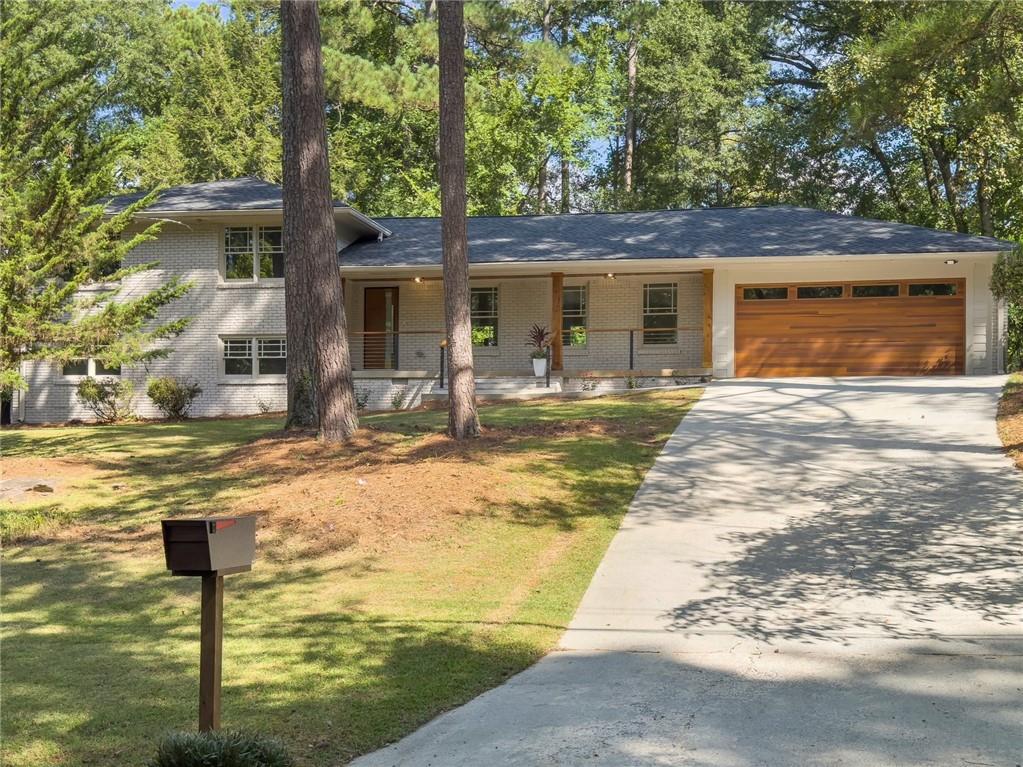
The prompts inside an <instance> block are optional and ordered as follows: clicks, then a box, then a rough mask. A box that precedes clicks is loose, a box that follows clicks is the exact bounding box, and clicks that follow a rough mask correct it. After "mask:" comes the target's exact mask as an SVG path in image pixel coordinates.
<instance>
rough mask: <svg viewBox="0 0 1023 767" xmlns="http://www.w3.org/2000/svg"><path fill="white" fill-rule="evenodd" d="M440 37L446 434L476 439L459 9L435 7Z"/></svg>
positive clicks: (462, 37) (451, 4)
mask: <svg viewBox="0 0 1023 767" xmlns="http://www.w3.org/2000/svg"><path fill="white" fill-rule="evenodd" d="M437 21H438V35H439V37H440V156H439V163H440V211H441V242H442V246H443V252H444V324H445V329H446V331H447V336H448V347H447V349H448V403H449V406H448V434H450V435H451V436H452V437H454V438H455V439H465V438H467V437H476V436H479V433H480V422H479V416H478V415H477V413H476V378H475V374H474V372H473V365H472V333H471V327H470V321H469V240H468V233H467V229H466V218H465V24H464V21H463V16H462V3H460V2H443V3H439V4H438V6H437Z"/></svg>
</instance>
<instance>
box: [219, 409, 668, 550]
mask: <svg viewBox="0 0 1023 767" xmlns="http://www.w3.org/2000/svg"><path fill="white" fill-rule="evenodd" d="M624 435H629V436H630V437H631V438H632V439H634V440H635V441H637V442H642V441H645V440H646V439H648V438H652V437H653V433H652V432H651V433H650V434H647V433H645V430H644V429H642V428H637V427H636V426H633V425H630V424H627V423H622V422H620V421H613V420H605V419H600V418H594V419H583V420H573V421H561V422H557V421H554V422H540V423H530V424H524V425H519V426H510V427H503V428H499V429H487V430H486V431H485V432H484V434H483V436H482V437H480V438H479V439H476V440H472V441H470V442H461V443H460V442H455V441H454V440H451V439H449V438H448V437H447V436H445V435H443V434H438V433H422V434H419V435H414V436H409V435H406V434H400V433H397V432H391V431H385V430H375V429H373V428H365V429H363V430H361V431H360V432H359V434H358V435H357V437H356V438H355V440H353V441H352V442H350V443H348V444H346V445H343V446H332V445H324V444H322V443H320V442H318V441H316V440H315V438H314V437H313V435H311V434H295V433H294V432H281V433H276V434H273V435H270V436H268V437H266V438H264V439H261V440H258V441H256V442H255V443H253V444H251V445H248V446H246V447H245V449H244V450H243V451H239V452H238V453H235V454H233V455H232V456H230V457H229V459H228V460H226V461H225V462H224V465H225V467H229V468H225V471H227V472H229V473H234V474H236V475H237V476H239V477H252V476H265V477H266V478H267V480H268V481H267V482H265V483H263V484H262V486H261V487H259V489H257V490H255V491H253V492H252V493H250V494H246V495H245V496H244V497H242V498H241V499H240V500H239V501H237V502H236V503H235V504H234V506H233V509H232V511H233V512H234V513H249V514H252V513H254V514H258V515H259V516H260V522H259V527H260V542H261V543H260V545H261V547H263V548H264V551H265V555H266V556H270V557H278V558H282V559H291V558H294V557H296V556H303V557H308V556H315V555H321V554H327V553H330V552H332V551H340V550H343V549H346V548H348V547H350V546H353V545H355V544H359V546H360V548H363V549H369V550H381V549H385V548H389V547H390V546H391V545H392V544H394V543H398V542H401V541H409V540H417V539H422V538H425V537H431V536H433V535H436V534H438V533H439V532H440V531H442V530H444V529H446V528H447V526H448V525H449V524H450V523H451V522H452V521H454V520H455V519H457V518H458V517H465V516H472V515H494V514H509V515H512V514H515V515H516V517H518V518H520V519H521V517H522V514H523V510H524V509H525V510H526V513H527V514H528V513H529V510H530V509H533V508H536V509H542V508H548V507H550V506H551V505H552V504H556V503H558V502H559V501H561V500H563V498H562V496H563V495H564V494H565V492H566V491H565V490H564V489H563V488H558V487H555V486H553V485H552V484H551V483H545V482H541V481H539V480H537V479H536V478H533V477H532V476H531V475H530V473H529V471H528V470H527V468H526V466H527V463H529V462H532V461H537V460H551V461H556V460H558V458H557V456H554V455H545V452H544V450H543V449H542V448H540V447H539V446H537V445H535V444H532V443H533V442H534V441H535V440H537V439H538V438H541V439H543V440H544V441H548V440H551V439H555V440H557V439H559V438H565V439H575V438H581V437H601V436H603V437H620V436H624ZM527 440H528V441H530V443H531V444H530V446H529V448H530V449H529V450H528V451H525V450H523V449H522V444H523V442H525V441H527Z"/></svg>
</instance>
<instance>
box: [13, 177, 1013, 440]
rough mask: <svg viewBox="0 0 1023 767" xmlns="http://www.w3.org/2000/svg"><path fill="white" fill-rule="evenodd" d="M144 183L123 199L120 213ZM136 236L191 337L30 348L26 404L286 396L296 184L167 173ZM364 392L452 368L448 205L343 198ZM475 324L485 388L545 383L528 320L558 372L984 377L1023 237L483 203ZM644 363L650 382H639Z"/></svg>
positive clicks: (724, 211) (277, 400) (420, 384)
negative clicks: (394, 208) (445, 256)
mask: <svg viewBox="0 0 1023 767" xmlns="http://www.w3.org/2000/svg"><path fill="white" fill-rule="evenodd" d="M133 199H137V198H132V197H121V198H115V199H114V200H112V201H111V203H110V209H111V210H112V211H114V210H117V209H119V208H122V207H123V206H125V205H127V204H129V203H130V202H131V201H132V200H133ZM148 219H160V220H162V221H164V225H163V228H162V231H161V233H160V235H159V237H158V238H157V239H156V240H154V241H152V242H148V243H145V244H143V245H141V246H140V247H138V248H136V249H135V251H133V254H132V258H133V259H136V260H137V261H139V262H150V261H155V262H157V263H158V266H157V268H155V269H152V270H150V271H147V272H145V273H143V274H142V275H140V276H138V277H135V278H132V280H131V281H129V283H128V284H127V285H126V287H125V291H126V292H133V291H139V290H146V289H149V288H151V287H152V286H153V285H155V284H158V283H160V282H163V281H164V280H166V279H167V278H168V277H169V276H171V275H181V276H182V277H184V278H186V279H188V280H191V281H192V282H194V285H195V287H194V288H193V289H192V291H191V292H190V293H189V294H188V295H187V296H186V297H185V298H183V299H181V300H179V301H178V302H176V303H175V304H174V305H173V306H170V307H166V308H165V311H166V312H168V313H173V314H174V315H184V316H190V317H192V318H193V322H192V323H191V325H190V326H189V327H188V329H187V330H186V331H185V332H184V333H183V334H182V335H181V336H179V337H178V338H176V339H174V340H173V341H172V342H171V344H170V346H171V354H170V356H169V357H167V358H166V359H164V360H158V361H156V362H153V363H150V364H149V365H148V369H146V367H144V366H137V367H136V368H133V369H123V370H119V371H107V370H103V369H102V368H101V366H100V365H99V364H98V363H97V361H95V360H82V361H80V362H77V363H74V364H71V365H68V366H64V367H63V368H61V367H59V366H55V365H52V364H49V363H45V362H33V363H27V364H26V365H25V375H26V378H27V380H28V382H29V386H30V388H29V390H28V391H27V392H26V393H25V394H24V395H23V396H21V397H20V398H19V401H18V402H16V403H15V409H14V410H15V412H14V418H15V420H21V421H26V422H33V423H38V422H59V421H66V420H68V419H71V418H87V417H88V413H87V411H85V410H84V409H83V408H82V407H81V405H80V404H79V403H77V402H76V398H75V386H76V384H77V382H78V381H79V380H80V379H81V378H82V377H83V376H84V375H89V374H92V375H96V374H101V375H108V374H109V375H120V376H125V377H130V378H132V379H134V380H136V381H137V384H138V386H137V388H138V390H139V392H140V396H139V400H138V403H137V409H138V411H139V413H140V414H141V415H143V416H155V415H157V413H156V411H155V410H154V409H153V407H152V404H151V403H149V402H148V400H147V399H146V398H145V396H144V395H143V394H141V392H142V391H144V388H145V386H144V382H145V379H146V378H147V376H149V375H162V374H171V375H175V376H179V377H184V378H190V379H195V380H197V381H198V382H199V384H200V385H201V386H202V388H203V394H202V396H201V397H200V398H199V399H198V400H197V402H196V404H195V406H194V409H193V414H194V415H200V416H212V415H220V414H246V413H256V412H260V410H280V409H283V407H284V405H285V376H284V371H285V366H286V364H287V349H286V343H285V340H284V335H285V323H284V290H283V287H284V286H283V282H284V280H283V273H284V272H283V264H284V261H283V259H285V258H286V257H287V254H286V253H284V252H283V250H282V246H281V223H282V204H281V190H280V188H279V187H277V186H275V185H273V184H269V183H267V182H264V181H261V180H258V179H253V178H241V179H232V180H227V181H218V182H212V183H202V184H192V185H189V186H184V187H178V188H175V189H170V190H168V191H166V192H164V193H163V194H162V195H160V197H159V198H158V199H157V200H156V202H155V203H154V204H153V205H151V206H150V207H149V208H148V209H147V210H146V211H144V212H143V213H142V214H140V215H139V220H140V224H141V223H144V222H145V221H146V220H148ZM335 221H336V223H337V241H338V254H339V261H340V269H341V275H342V277H343V281H344V291H345V306H346V310H347V314H348V327H349V330H350V333H351V344H352V360H353V365H354V368H355V371H356V372H355V376H356V387H357V390H358V393H359V398H360V400H361V401H362V402H363V403H364V404H365V405H366V406H368V407H370V408H386V407H391V406H392V404H393V403H394V402H397V401H398V400H399V399H400V400H401V402H402V404H403V405H404V406H409V405H413V404H416V403H418V402H419V400H420V397H421V396H422V395H423V394H424V393H426V392H431V391H433V390H434V389H435V388H437V386H438V383H439V381H438V374H439V372H440V370H439V369H440V364H441V357H442V355H441V354H440V346H439V345H440V342H441V341H442V339H443V336H444V333H443V328H444V315H443V301H442V283H441V246H440V221H439V219H437V218H382V219H376V220H372V219H370V218H367V217H366V216H364V215H362V214H360V213H359V212H357V211H356V210H354V209H353V208H351V207H349V206H347V205H344V204H342V203H338V204H336V205H335ZM469 240H470V243H469V250H470V259H471V264H470V277H471V285H472V317H473V328H474V331H473V334H474V339H475V340H476V342H477V347H476V354H475V360H476V369H477V373H478V375H479V376H480V377H481V379H485V380H484V381H482V382H481V385H482V386H483V388H484V389H485V388H486V385H487V383H488V382H489V383H490V385H491V386H493V387H496V388H500V387H501V386H502V385H507V386H511V387H515V386H525V385H528V386H535V382H534V379H533V378H532V375H533V374H532V369H531V361H530V358H529V350H528V349H527V347H526V333H527V331H528V329H529V327H530V326H531V325H533V324H534V323H538V324H542V325H547V326H548V327H550V328H552V329H554V330H556V331H558V335H559V338H558V339H557V342H556V343H555V344H554V346H553V349H552V358H553V359H552V362H553V364H552V370H551V375H552V378H551V388H560V389H565V390H571V389H592V388H599V387H609V386H610V387H621V386H625V385H627V384H629V385H634V382H638V384H639V385H646V384H648V383H656V382H671V381H673V380H679V379H686V380H689V379H699V378H703V377H707V376H715V377H732V376H809V375H823V376H857V375H923V374H950V375H955V374H982V373H994V372H998V371H1001V369H1002V367H1003V364H1004V335H1005V324H1006V311H1005V307H1004V305H1002V304H1000V303H999V302H998V301H996V300H994V298H993V297H992V295H991V292H990V290H989V288H988V283H989V279H990V274H991V268H992V264H993V263H994V261H995V259H996V257H997V255H998V254H999V253H1000V252H1002V251H1005V250H1008V249H1011V248H1012V247H1013V245H1012V243H1008V242H1004V241H1001V240H996V239H992V238H989V237H979V236H973V235H965V234H957V233H953V232H945V231H935V230H932V229H926V228H922V227H917V226H909V225H905V224H895V223H889V222H884V221H874V220H869V219H863V218H857V217H853V216H846V215H838V214H834V213H824V212H821V211H817V210H810V209H806V208H796V207H789V206H772V207H751V208H712V209H702V210H658V211H641V212H632V213H593V214H572V215H546V216H511V217H477V218H471V219H470V222H469ZM630 379H631V380H630Z"/></svg>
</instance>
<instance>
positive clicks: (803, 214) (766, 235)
mask: <svg viewBox="0 0 1023 767" xmlns="http://www.w3.org/2000/svg"><path fill="white" fill-rule="evenodd" d="M376 221H377V223H379V224H382V225H383V226H385V227H387V228H388V229H390V230H391V232H392V233H393V234H392V236H391V237H388V238H387V239H385V240H382V241H379V242H372V241H364V242H359V243H356V244H355V245H352V246H350V247H349V248H347V249H346V250H345V251H344V252H343V253H342V254H341V263H342V264H344V265H345V266H432V265H437V264H440V262H441V245H440V219H438V218H380V219H376ZM1012 247H1013V244H1012V243H1009V242H1005V241H1002V240H996V239H994V238H991V237H979V236H975V235H965V234H957V233H955V232H944V231H938V230H935V229H927V228H924V227H920V226H910V225H908V224H896V223H891V222H887V221H875V220H873V219H867V218H858V217H855V216H845V215H840V214H837V213H824V212H822V211H818V210H812V209H809V208H795V207H789V206H777V207H763V208H707V209H698V210H659V211H643V212H636V213H581V214H572V215H554V216H505V217H477V218H470V219H469V257H470V261H471V262H472V263H474V264H488V263H515V262H538V261H587V260H594V261H605V260H606V261H610V260H617V259H645V258H744V257H756V256H845V255H869V254H899V253H957V252H959V253H963V252H969V251H982V252H983V251H1000V250H1007V249H1011V248H1012Z"/></svg>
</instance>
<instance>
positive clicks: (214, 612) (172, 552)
mask: <svg viewBox="0 0 1023 767" xmlns="http://www.w3.org/2000/svg"><path fill="white" fill-rule="evenodd" d="M162 524H163V551H164V555H165V556H166V559H167V569H168V570H170V571H171V575H194V576H199V577H201V578H202V608H201V612H200V615H201V618H200V620H201V623H200V633H199V730H200V732H207V731H209V730H217V729H219V728H220V669H221V653H222V648H223V645H224V576H225V575H230V574H231V573H241V572H245V571H247V570H251V569H252V558H253V557H254V556H255V553H256V518H255V517H209V518H206V519H165V520H163V523H162Z"/></svg>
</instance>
